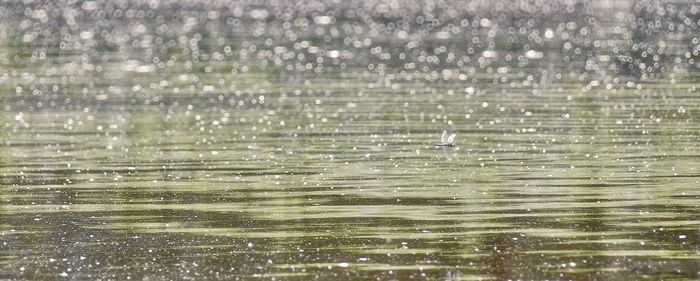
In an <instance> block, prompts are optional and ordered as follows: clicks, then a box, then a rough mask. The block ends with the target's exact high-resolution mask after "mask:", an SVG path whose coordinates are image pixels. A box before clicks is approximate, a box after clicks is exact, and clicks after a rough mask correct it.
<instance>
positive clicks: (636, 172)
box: [0, 7, 700, 280]
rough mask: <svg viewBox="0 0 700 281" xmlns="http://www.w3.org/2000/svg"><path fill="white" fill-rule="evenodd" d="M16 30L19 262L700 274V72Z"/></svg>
mask: <svg viewBox="0 0 700 281" xmlns="http://www.w3.org/2000/svg"><path fill="white" fill-rule="evenodd" d="M83 8H85V7H83ZM7 38H10V39H11V37H9V36H8V37H7ZM7 38H6V40H5V41H4V42H5V43H4V47H3V49H2V52H3V54H5V56H4V57H5V58H6V59H5V60H2V63H3V67H4V69H3V70H1V71H0V76H2V75H3V74H5V77H4V78H2V82H0V90H1V91H2V106H3V108H2V114H0V118H2V119H0V124H2V132H1V133H0V176H1V180H0V184H1V186H0V278H1V279H62V278H64V279H117V280H124V279H127V278H131V279H149V280H150V279H235V278H241V279H256V278H261V279H266V280H268V279H283V280H286V279H298V280H310V279H321V280H350V279H357V280H368V279H381V280H394V279H396V280H404V279H431V280H482V279H483V280H490V279H493V280H506V279H526V280H530V279H535V280H543V279H567V280H568V279H575V280H586V279H598V280H616V279H620V280H626V279H629V280H639V279H645V278H646V279H652V280H657V279H674V280H675V279H695V278H698V275H699V274H700V272H699V268H700V247H699V245H700V244H699V242H700V232H699V230H700V219H699V218H700V209H699V208H698V207H699V206H700V189H698V187H700V183H699V182H700V161H698V159H700V146H699V145H698V143H700V133H699V132H700V123H698V121H697V119H695V115H697V110H696V109H697V108H698V102H700V98H698V94H697V92H696V91H695V86H696V85H697V82H696V81H698V78H697V73H696V72H693V71H681V72H679V73H677V74H676V75H673V77H672V78H671V77H668V76H664V77H660V78H658V79H646V80H645V79H639V78H638V77H637V78H635V77H633V76H625V77H624V79H625V81H629V82H619V83H618V81H615V83H613V82H612V81H608V80H611V79H606V78H601V79H599V80H600V81H603V80H605V81H607V82H603V83H599V82H598V81H599V80H596V79H595V78H586V79H579V78H578V77H579V76H577V75H569V74H570V72H567V71H568V70H567V71H562V73H565V75H564V78H561V77H560V78H559V79H553V81H544V80H541V81H538V80H537V79H539V78H537V79H534V80H533V78H532V75H535V76H537V75H540V74H541V69H542V68H546V67H544V66H539V65H536V66H531V67H532V68H528V67H524V68H506V69H505V70H503V68H501V69H500V70H498V71H494V70H495V67H494V69H490V70H486V69H483V71H481V72H479V71H477V72H476V73H469V74H468V78H467V79H461V78H460V79H458V78H455V77H456V76H457V75H456V74H455V75H454V76H450V75H451V74H450V73H445V72H443V73H441V74H439V75H437V74H431V73H430V72H427V73H421V74H420V75H414V77H410V76H411V74H412V73H413V72H408V73H407V72H405V71H401V70H397V69H392V68H388V70H386V72H384V71H382V72H381V75H379V74H376V73H374V72H373V71H369V72H368V70H367V69H366V67H365V68H359V67H355V68H353V67H350V66H348V68H347V69H345V70H341V69H339V68H338V67H337V66H336V68H335V69H331V70H329V71H327V72H323V73H322V74H313V73H311V74H308V73H306V74H298V75H299V77H297V79H287V80H285V79H286V78H284V79H283V78H279V77H280V72H279V70H276V69H266V68H262V69H257V68H252V69H251V70H249V71H242V72H239V71H237V70H240V66H238V65H237V64H234V66H233V67H232V66H231V64H230V63H229V62H227V61H226V60H223V61H222V62H213V61H211V62H210V61H201V62H199V61H196V60H195V61H189V66H188V64H187V63H184V62H182V61H172V60H171V62H172V65H168V66H165V67H163V68H157V67H156V68H149V67H153V66H152V65H150V64H142V65H141V66H139V65H137V64H139V63H135V62H133V61H132V62H128V63H124V62H123V61H120V60H119V59H115V58H112V57H111V56H114V57H118V56H119V55H120V53H119V52H117V51H114V50H101V49H99V48H100V47H99V46H97V47H94V46H93V47H89V48H88V50H91V51H95V50H98V51H99V52H98V53H100V54H108V55H104V57H102V58H100V59H96V60H95V61H91V62H90V63H87V62H85V60H86V59H85V58H86V57H85V56H83V57H81V55H80V54H71V53H69V52H65V53H61V52H59V53H57V54H52V53H51V52H50V50H51V48H50V47H49V48H48V49H47V50H49V53H48V55H47V56H48V57H47V58H45V59H43V60H42V61H40V62H35V61H34V60H32V57H33V54H32V53H31V52H28V51H26V49H25V47H26V45H23V43H21V40H20V39H16V40H17V41H12V40H10V39H7ZM230 40H231V42H238V41H240V40H242V39H236V38H233V39H230ZM251 40H253V41H254V39H251ZM22 46H24V47H22ZM212 48H215V47H212ZM241 48H242V49H245V47H241ZM290 48H291V47H290ZM86 56H87V55H86ZM81 60H82V62H83V64H82V66H81V65H80V62H81ZM27 61H31V63H27ZM73 62H75V64H72V63H73ZM555 62H556V61H555ZM86 64H88V66H86ZM95 66H99V69H97V70H96V68H95ZM139 67H141V68H139ZM208 67H209V68H208ZM538 67H540V68H538ZM231 68H233V69H234V71H232V70H231ZM443 68H448V67H443ZM52 69H53V70H52ZM370 69H371V68H370ZM538 69H540V70H538ZM550 71H551V68H550ZM465 73H466V72H465ZM284 75H286V74H284ZM284 75H282V76H284ZM377 77H379V78H377ZM417 77H418V78H417ZM431 77H432V78H431ZM533 81H534V82H533ZM591 81H595V82H591ZM443 130H448V132H450V133H456V134H457V141H456V147H454V148H450V147H446V148H441V147H434V146H432V143H433V142H437V141H439V138H440V134H441V132H442V131H443Z"/></svg>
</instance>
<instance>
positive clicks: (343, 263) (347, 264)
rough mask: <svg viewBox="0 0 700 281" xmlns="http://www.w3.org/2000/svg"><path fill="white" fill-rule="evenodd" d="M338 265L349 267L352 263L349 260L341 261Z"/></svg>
mask: <svg viewBox="0 0 700 281" xmlns="http://www.w3.org/2000/svg"><path fill="white" fill-rule="evenodd" d="M338 266H340V267H348V266H350V264H349V263H347V262H341V263H339V264H338Z"/></svg>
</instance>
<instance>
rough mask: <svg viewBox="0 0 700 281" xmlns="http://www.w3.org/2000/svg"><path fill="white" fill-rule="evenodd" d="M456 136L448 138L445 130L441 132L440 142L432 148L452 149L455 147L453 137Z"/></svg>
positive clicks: (453, 135)
mask: <svg viewBox="0 0 700 281" xmlns="http://www.w3.org/2000/svg"><path fill="white" fill-rule="evenodd" d="M456 136H457V134H451V135H450V136H449V137H448V136H447V130H444V131H442V136H440V142H435V143H433V145H434V146H447V147H453V146H455V137H456Z"/></svg>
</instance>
